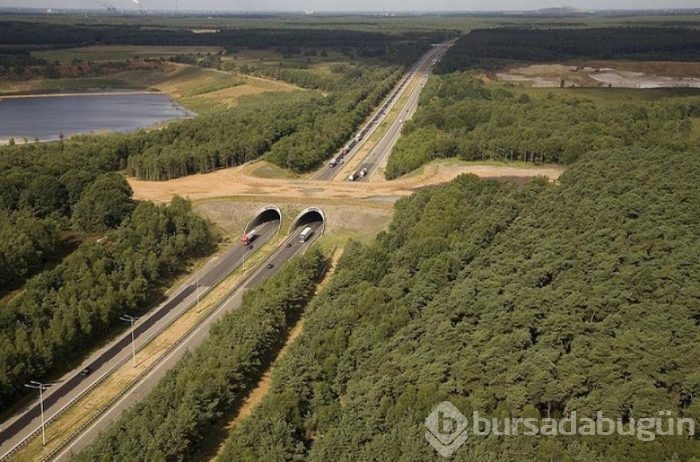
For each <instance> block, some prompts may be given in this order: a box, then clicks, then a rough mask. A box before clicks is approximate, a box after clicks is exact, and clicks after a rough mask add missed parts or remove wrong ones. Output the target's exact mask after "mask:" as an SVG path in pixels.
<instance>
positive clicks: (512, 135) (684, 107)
mask: <svg viewBox="0 0 700 462" xmlns="http://www.w3.org/2000/svg"><path fill="white" fill-rule="evenodd" d="M598 96H599V97H586V96H581V94H578V95H577V94H574V95H572V94H570V93H567V92H566V91H564V92H562V91H552V92H546V93H545V92H528V93H524V92H522V91H519V90H515V89H508V88H499V87H487V86H486V85H484V84H483V83H482V81H481V80H479V79H478V78H476V77H475V76H473V75H471V74H470V73H467V72H463V73H460V72H456V73H453V74H448V75H444V76H434V77H432V78H431V80H430V81H429V83H428V85H427V86H426V88H425V89H424V90H423V93H422V94H421V100H420V106H419V110H418V112H417V113H416V115H415V116H414V117H413V119H412V120H410V121H408V122H406V124H405V126H404V129H403V136H402V137H401V138H400V139H399V141H398V143H397V144H396V147H395V148H394V150H393V152H392V154H391V157H390V158H389V162H388V164H387V168H386V177H387V178H389V179H393V178H396V177H398V176H400V175H403V174H405V173H408V172H410V171H412V170H415V169H416V168H418V167H420V166H421V165H423V164H425V163H427V162H429V161H430V160H433V159H436V158H444V157H458V158H460V159H464V160H507V161H513V160H519V161H525V162H536V163H545V162H556V163H563V164H570V163H572V162H574V161H576V159H578V157H579V156H580V155H581V154H583V153H584V152H586V151H589V150H600V149H608V148H617V147H623V146H636V147H639V148H648V147H653V146H657V147H663V148H664V149H669V150H676V151H677V150H682V149H686V148H687V147H688V146H692V145H693V144H695V143H697V137H696V136H694V135H693V130H692V129H693V121H692V119H693V118H697V117H700V97H669V98H661V99H658V100H655V101H650V100H645V99H643V98H636V99H632V98H629V99H624V98H604V97H600V95H598Z"/></svg>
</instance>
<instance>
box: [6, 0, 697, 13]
mask: <svg viewBox="0 0 700 462" xmlns="http://www.w3.org/2000/svg"><path fill="white" fill-rule="evenodd" d="M141 1H142V2H143V5H144V8H146V9H157V10H164V9H167V10H174V9H175V2H176V1H177V4H178V9H180V10H221V11H318V12H329V11H498V10H503V11H513V10H536V9H540V8H550V7H560V6H564V5H567V6H573V7H576V8H580V9H647V8H649V9H665V8H700V0H570V1H568V2H566V3H561V0H558V1H556V0H555V1H551V0H489V1H484V0H353V1H347V0H346V1H340V0H332V1H327V0H326V1H324V0H141ZM136 2H137V0H0V8H1V7H29V8H55V9H59V8H89V9H99V8H102V7H103V5H106V4H109V5H112V6H114V7H116V8H118V9H136V8H137V5H136Z"/></svg>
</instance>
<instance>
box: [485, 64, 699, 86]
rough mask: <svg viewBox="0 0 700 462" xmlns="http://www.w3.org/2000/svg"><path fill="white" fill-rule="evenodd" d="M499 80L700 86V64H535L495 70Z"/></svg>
mask: <svg viewBox="0 0 700 462" xmlns="http://www.w3.org/2000/svg"><path fill="white" fill-rule="evenodd" d="M496 78H497V80H501V81H506V82H513V83H520V84H523V85H527V86H532V87H559V86H560V85H561V81H562V80H563V81H564V85H565V86H567V87H570V86H576V87H601V86H602V87H608V86H610V87H617V88H700V63H690V62H686V63H668V62H658V61H653V62H630V61H588V62H576V63H566V64H533V65H530V66H525V67H512V68H508V69H506V70H505V71H503V72H499V73H496Z"/></svg>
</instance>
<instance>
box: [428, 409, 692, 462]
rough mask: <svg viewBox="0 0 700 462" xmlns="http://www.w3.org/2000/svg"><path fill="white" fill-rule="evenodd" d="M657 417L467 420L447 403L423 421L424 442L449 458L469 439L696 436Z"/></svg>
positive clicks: (688, 426)
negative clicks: (425, 428) (522, 436)
mask: <svg viewBox="0 0 700 462" xmlns="http://www.w3.org/2000/svg"><path fill="white" fill-rule="evenodd" d="M658 414H659V415H658V417H643V418H639V419H635V418H629V420H627V421H623V420H622V419H611V418H609V417H605V416H604V415H603V413H602V412H601V411H598V412H597V413H596V417H595V419H592V418H590V417H581V418H579V417H578V416H577V414H576V411H573V412H571V414H570V415H569V416H567V417H565V418H563V419H559V420H557V419H551V418H545V419H535V418H524V419H522V418H518V417H513V418H511V417H509V418H505V419H498V418H486V417H482V416H480V415H479V412H478V411H475V412H473V413H472V419H471V426H470V425H469V420H468V419H467V418H466V417H465V416H464V414H462V413H461V412H460V411H459V409H457V408H456V407H455V406H454V405H453V404H452V403H450V402H449V401H443V402H442V403H440V404H438V405H437V406H436V407H435V409H434V410H433V412H431V413H430V415H429V416H428V418H427V419H425V426H426V427H427V429H428V431H427V432H425V439H426V440H428V442H429V443H430V444H431V445H432V446H433V447H434V448H435V450H436V451H437V452H438V453H439V454H440V455H442V456H444V457H450V456H452V455H453V454H454V453H455V452H456V451H457V449H459V448H460V446H462V445H463V444H464V443H465V442H466V441H467V438H468V437H469V434H471V435H473V436H488V435H497V436H517V435H525V436H538V435H539V436H571V435H603V436H606V435H612V434H618V435H621V436H630V437H636V438H637V439H638V440H640V441H653V440H655V439H656V438H657V437H658V436H666V435H688V436H694V435H695V420H693V419H691V418H688V417H672V414H671V411H660V412H659V413H658Z"/></svg>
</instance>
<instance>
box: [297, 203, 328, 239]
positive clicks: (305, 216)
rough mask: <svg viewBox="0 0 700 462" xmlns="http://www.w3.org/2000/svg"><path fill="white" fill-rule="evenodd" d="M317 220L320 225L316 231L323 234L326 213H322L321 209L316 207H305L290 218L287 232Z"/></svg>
mask: <svg viewBox="0 0 700 462" xmlns="http://www.w3.org/2000/svg"><path fill="white" fill-rule="evenodd" d="M319 222H320V223H321V225H320V226H319V230H318V231H319V234H323V231H324V230H325V229H326V215H325V214H324V213H323V210H321V209H320V208H318V207H308V208H305V209H304V210H302V211H301V212H299V215H297V216H296V218H295V219H294V220H292V226H290V227H289V234H291V233H293V232H294V231H295V230H299V229H300V228H303V227H305V226H307V225H310V224H312V223H319Z"/></svg>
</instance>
